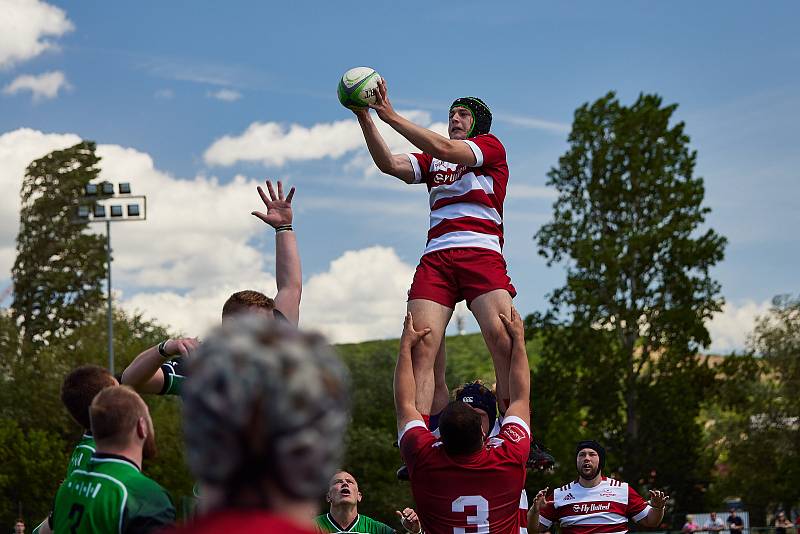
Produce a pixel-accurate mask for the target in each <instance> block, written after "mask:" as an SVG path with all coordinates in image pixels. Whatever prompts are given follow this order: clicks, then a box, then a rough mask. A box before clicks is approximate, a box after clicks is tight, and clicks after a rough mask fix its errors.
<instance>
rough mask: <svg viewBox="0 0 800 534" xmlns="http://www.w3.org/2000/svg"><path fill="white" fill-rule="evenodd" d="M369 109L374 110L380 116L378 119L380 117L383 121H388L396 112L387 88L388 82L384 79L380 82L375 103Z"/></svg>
mask: <svg viewBox="0 0 800 534" xmlns="http://www.w3.org/2000/svg"><path fill="white" fill-rule="evenodd" d="M369 107H371V108H372V109H374V110H375V112H376V113H377V114H378V117H380V118H381V120H383V121H387V120H388V119H389V117H391V116H392V115H393V114H394V112H395V111H394V107H392V103H391V102H389V92H388V89H387V88H386V80H384V79H383V78H381V79H380V81H378V90H377V92H376V93H375V103H374V104H370V105H369Z"/></svg>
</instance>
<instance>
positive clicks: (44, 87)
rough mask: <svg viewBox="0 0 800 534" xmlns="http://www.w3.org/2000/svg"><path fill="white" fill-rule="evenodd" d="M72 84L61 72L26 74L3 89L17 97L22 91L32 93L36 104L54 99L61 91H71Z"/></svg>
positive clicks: (5, 92)
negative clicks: (43, 100)
mask: <svg viewBox="0 0 800 534" xmlns="http://www.w3.org/2000/svg"><path fill="white" fill-rule="evenodd" d="M69 88H70V84H69V83H68V82H67V78H66V77H65V76H64V73H63V72H61V71H60V70H55V71H50V72H44V73H42V74H39V75H38V76H34V75H31V74H24V75H22V76H18V77H16V78H15V79H14V81H12V82H11V83H10V84H8V85H7V86H5V87H4V88H3V93H4V94H7V95H15V94H17V93H19V92H21V91H30V92H31V96H32V97H33V101H34V102H38V101H39V100H42V99H47V100H50V99H53V98H55V97H57V96H58V92H59V91H60V90H61V89H69Z"/></svg>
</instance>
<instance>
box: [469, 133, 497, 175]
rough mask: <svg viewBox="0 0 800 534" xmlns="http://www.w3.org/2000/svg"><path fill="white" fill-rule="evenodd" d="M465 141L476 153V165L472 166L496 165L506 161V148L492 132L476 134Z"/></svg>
mask: <svg viewBox="0 0 800 534" xmlns="http://www.w3.org/2000/svg"><path fill="white" fill-rule="evenodd" d="M464 142H465V143H467V144H468V145H469V147H470V148H471V149H472V152H473V154H475V165H472V167H494V166H496V165H501V164H504V163H505V162H506V149H505V147H504V146H503V143H501V142H500V140H499V139H498V138H497V137H495V136H493V135H492V134H483V135H476V136H475V137H473V138H472V139H466V140H465V141H464Z"/></svg>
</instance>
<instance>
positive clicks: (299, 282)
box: [252, 180, 303, 325]
mask: <svg viewBox="0 0 800 534" xmlns="http://www.w3.org/2000/svg"><path fill="white" fill-rule="evenodd" d="M257 189H258V194H259V195H260V196H261V200H262V201H263V202H264V206H265V207H266V208H267V212H266V213H261V212H258V211H254V212H252V214H253V215H255V216H256V217H258V218H259V219H261V220H262V221H264V222H265V223H267V224H268V225H270V226H272V227H273V228H274V229H275V281H276V284H277V286H278V292H277V293H276V294H275V307H276V308H277V309H278V311H280V312H281V313H282V314H283V315H284V316H285V317H286V318H287V319H288V320H289V321H290V322H291V323H292V324H294V325H297V323H298V322H299V321H300V297H301V294H302V292H303V273H302V269H301V267H300V253H299V252H298V251H297V236H296V235H295V233H294V229H293V228H292V219H293V214H292V198H293V197H294V191H295V189H294V187H292V188H291V189H290V190H289V194H288V195H286V198H284V196H283V184H282V183H281V182H280V180H279V181H278V194H277V195H276V194H275V189H274V188H273V187H272V182H270V181H269V180H267V190H268V191H269V197H268V196H267V195H266V194H265V193H264V190H263V189H262V188H261V186H259V187H258V188H257Z"/></svg>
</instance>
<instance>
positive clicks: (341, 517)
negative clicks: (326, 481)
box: [331, 503, 358, 528]
mask: <svg viewBox="0 0 800 534" xmlns="http://www.w3.org/2000/svg"><path fill="white" fill-rule="evenodd" d="M357 515H358V505H357V504H350V503H343V504H338V505H334V504H331V516H332V517H333V519H334V521H336V523H338V524H339V526H340V527H342V528H347V527H349V526H350V523H352V522H353V521H354V520H355V518H356V516H357Z"/></svg>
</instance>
